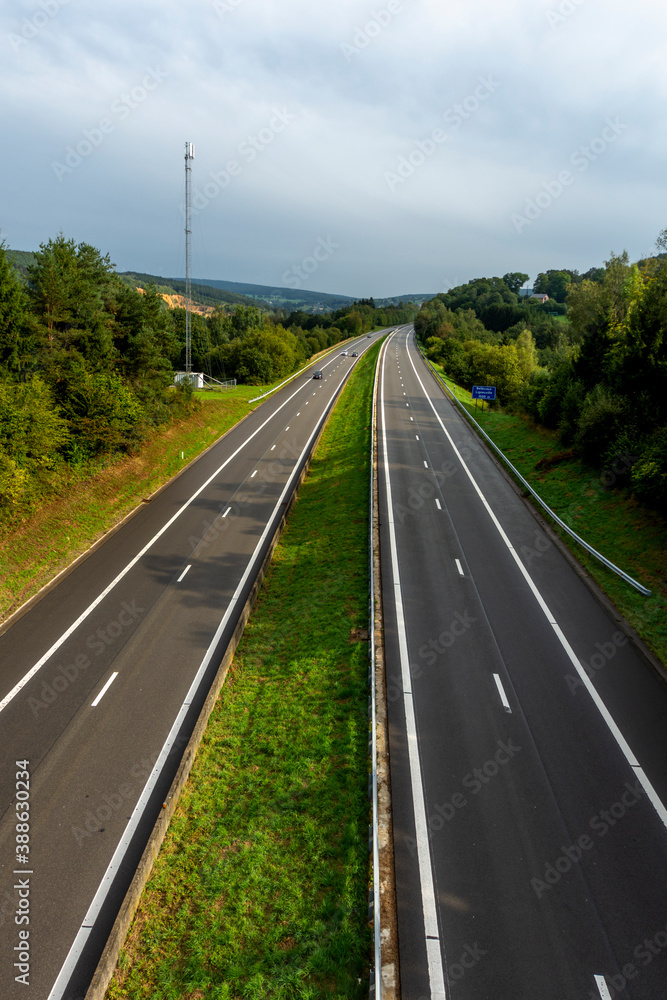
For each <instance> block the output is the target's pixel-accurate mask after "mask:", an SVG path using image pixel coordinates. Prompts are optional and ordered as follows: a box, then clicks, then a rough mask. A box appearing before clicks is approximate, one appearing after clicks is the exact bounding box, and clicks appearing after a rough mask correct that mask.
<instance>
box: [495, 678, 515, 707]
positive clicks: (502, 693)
mask: <svg viewBox="0 0 667 1000" xmlns="http://www.w3.org/2000/svg"><path fill="white" fill-rule="evenodd" d="M493 679H494V681H495V682H496V687H497V688H498V694H499V695H500V700H501V701H502V703H503V708H504V709H505V711H506V712H511V711H512V709H511V708H510V703H509V701H508V700H507V695H506V694H505V688H504V687H503V682H502V681H501V679H500V674H494V675H493Z"/></svg>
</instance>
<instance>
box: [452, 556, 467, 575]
mask: <svg viewBox="0 0 667 1000" xmlns="http://www.w3.org/2000/svg"><path fill="white" fill-rule="evenodd" d="M454 562H455V563H456V568H457V570H458V571H459V573H460V574H461V576H465V574H464V572H463V566H462V565H461V560H460V559H455V560H454Z"/></svg>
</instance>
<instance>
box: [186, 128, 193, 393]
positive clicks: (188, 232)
mask: <svg viewBox="0 0 667 1000" xmlns="http://www.w3.org/2000/svg"><path fill="white" fill-rule="evenodd" d="M194 158H195V146H194V143H193V142H186V144H185V372H186V375H189V374H190V373H191V371H192V326H191V320H190V310H191V306H192V303H191V293H192V259H191V258H192V167H191V166H190V161H191V160H194Z"/></svg>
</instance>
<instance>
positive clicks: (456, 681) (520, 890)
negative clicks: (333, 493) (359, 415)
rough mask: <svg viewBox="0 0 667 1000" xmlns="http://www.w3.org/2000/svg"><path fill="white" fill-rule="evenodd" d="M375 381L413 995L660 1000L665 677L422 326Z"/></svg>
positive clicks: (397, 814) (393, 737)
mask: <svg viewBox="0 0 667 1000" xmlns="http://www.w3.org/2000/svg"><path fill="white" fill-rule="evenodd" d="M379 384H380V388H379V394H380V395H379V422H378V435H379V462H380V487H379V493H380V520H381V549H382V577H383V601H384V612H385V641H386V654H387V668H386V669H387V684H388V697H389V724H390V755H391V781H392V806H393V820H394V839H395V859H396V876H397V902H398V921H399V949H400V970H401V990H402V994H401V995H402V1000H426V998H433V1000H436V998H437V1000H441V998H445V997H447V998H451V1000H588V998H593V1000H600V998H603V1000H607V998H609V997H613V998H614V1000H616V998H623V1000H665V997H667V985H666V984H667V892H666V890H667V866H666V864H665V862H666V860H667V829H666V824H667V811H666V810H665V803H667V767H666V766H665V761H666V753H665V751H666V749H667V690H666V688H665V686H664V685H663V684H662V682H661V681H660V680H658V678H657V677H656V675H654V673H652V671H651V669H650V668H649V666H648V665H647V663H646V662H644V660H643V659H642V657H641V655H640V654H639V653H638V652H637V650H636V649H635V647H633V646H632V645H631V644H630V643H629V641H628V640H627V638H626V636H625V635H624V633H623V632H622V629H621V627H620V625H619V622H617V621H615V620H614V619H613V618H611V617H610V616H609V614H608V613H607V612H606V611H605V610H604V608H603V607H602V606H601V604H599V603H598V602H597V600H596V599H595V597H594V596H593V595H592V593H591V591H590V590H589V588H588V587H587V586H586V585H585V584H584V582H583V581H582V579H581V578H580V577H579V576H578V575H577V573H576V572H575V571H574V570H573V569H572V567H571V565H570V564H569V563H568V561H567V560H566V559H565V558H564V556H563V555H562V553H561V551H560V550H559V548H558V547H557V546H555V545H554V544H552V542H551V541H550V539H549V537H548V536H547V535H546V533H545V532H544V531H543V530H542V528H541V527H540V524H539V522H538V521H537V520H536V518H535V517H534V516H533V514H532V513H531V512H530V510H529V509H528V507H527V505H526V504H525V503H524V502H523V500H522V499H521V498H520V497H519V496H518V494H517V492H516V491H515V489H514V488H513V487H512V486H511V485H510V484H509V482H508V480H507V478H506V477H505V475H504V474H503V473H502V472H500V471H499V469H498V467H497V466H496V464H495V463H494V462H493V461H492V460H491V459H490V458H489V456H488V454H487V452H486V450H485V449H484V448H483V447H482V446H481V445H480V443H479V441H478V439H477V438H476V437H475V435H474V434H473V432H472V431H471V430H470V428H469V426H468V425H467V424H466V422H465V421H464V419H463V418H462V417H461V416H460V414H459V413H458V412H457V411H456V409H455V408H454V406H453V405H452V404H451V403H450V402H449V401H448V399H446V398H445V395H444V393H443V391H442V390H441V389H440V388H439V386H438V385H437V384H436V381H435V379H434V378H433V376H432V375H431V374H430V372H429V370H428V369H427V367H426V365H425V363H424V362H423V360H422V359H421V357H420V355H419V354H418V352H417V350H416V347H415V345H414V334H412V333H409V332H406V331H404V330H401V331H399V332H398V333H395V334H394V336H393V337H392V338H391V339H390V340H389V341H388V344H387V347H386V349H385V352H384V356H383V360H382V367H381V376H380V383H379Z"/></svg>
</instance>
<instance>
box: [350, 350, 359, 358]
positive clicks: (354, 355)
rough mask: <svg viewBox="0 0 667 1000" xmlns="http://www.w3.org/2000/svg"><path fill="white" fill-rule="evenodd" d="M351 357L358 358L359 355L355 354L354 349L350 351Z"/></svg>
mask: <svg viewBox="0 0 667 1000" xmlns="http://www.w3.org/2000/svg"><path fill="white" fill-rule="evenodd" d="M351 357H353V358H358V357H359V355H358V354H357V352H356V351H352V354H351Z"/></svg>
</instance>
